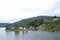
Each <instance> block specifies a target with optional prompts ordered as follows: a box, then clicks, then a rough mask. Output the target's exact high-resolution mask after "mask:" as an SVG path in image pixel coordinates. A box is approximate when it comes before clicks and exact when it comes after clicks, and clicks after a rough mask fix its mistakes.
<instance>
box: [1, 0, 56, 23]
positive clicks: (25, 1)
mask: <svg viewBox="0 0 60 40" xmlns="http://www.w3.org/2000/svg"><path fill="white" fill-rule="evenodd" d="M54 2H55V1H54V0H2V1H1V0H0V20H1V22H15V21H18V20H21V19H25V18H29V17H34V16H38V15H49V14H50V13H49V12H51V11H50V8H51V6H52V5H53V3H54ZM2 18H3V19H2Z"/></svg>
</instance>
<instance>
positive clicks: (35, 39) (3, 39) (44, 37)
mask: <svg viewBox="0 0 60 40" xmlns="http://www.w3.org/2000/svg"><path fill="white" fill-rule="evenodd" d="M0 40H60V32H48V31H40V30H39V31H28V32H26V31H25V32H22V31H21V32H14V31H5V30H4V28H2V29H1V28H0Z"/></svg>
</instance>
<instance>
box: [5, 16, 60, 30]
mask: <svg viewBox="0 0 60 40" xmlns="http://www.w3.org/2000/svg"><path fill="white" fill-rule="evenodd" d="M20 22H21V21H20ZM6 30H11V31H26V30H44V31H45V30H46V31H60V17H56V16H53V17H52V16H42V17H41V16H38V17H34V18H29V19H24V21H23V22H21V23H19V22H15V23H13V24H9V25H7V26H6Z"/></svg>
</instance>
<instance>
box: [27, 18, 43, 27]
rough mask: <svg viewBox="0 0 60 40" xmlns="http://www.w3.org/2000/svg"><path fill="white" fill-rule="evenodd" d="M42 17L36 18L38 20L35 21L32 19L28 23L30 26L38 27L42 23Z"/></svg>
mask: <svg viewBox="0 0 60 40" xmlns="http://www.w3.org/2000/svg"><path fill="white" fill-rule="evenodd" d="M42 21H43V20H42V19H40V20H39V19H36V20H34V21H31V22H29V23H28V24H27V25H28V26H33V27H35V28H36V27H38V26H40V25H42Z"/></svg>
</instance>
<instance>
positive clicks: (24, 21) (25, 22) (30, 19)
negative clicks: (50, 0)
mask: <svg viewBox="0 0 60 40" xmlns="http://www.w3.org/2000/svg"><path fill="white" fill-rule="evenodd" d="M49 18H50V19H51V18H52V16H37V17H32V18H28V19H23V20H21V21H18V22H15V23H13V25H14V24H16V23H18V24H20V26H25V25H26V24H27V23H29V22H31V21H34V20H37V19H38V20H41V19H42V20H45V19H49Z"/></svg>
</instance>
